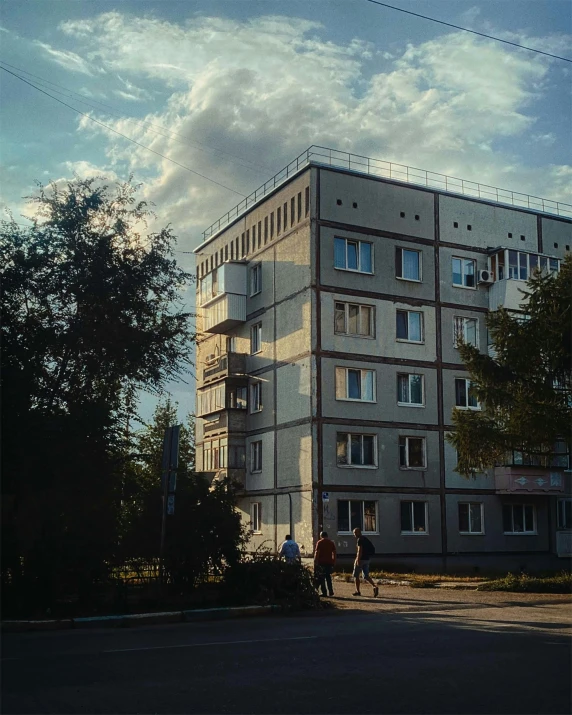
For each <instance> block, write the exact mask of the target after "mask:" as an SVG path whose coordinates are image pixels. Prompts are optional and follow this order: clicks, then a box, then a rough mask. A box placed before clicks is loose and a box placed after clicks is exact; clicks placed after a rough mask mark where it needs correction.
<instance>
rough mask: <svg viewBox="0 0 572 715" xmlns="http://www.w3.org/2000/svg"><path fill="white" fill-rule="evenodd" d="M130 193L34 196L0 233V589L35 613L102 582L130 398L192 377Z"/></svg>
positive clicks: (187, 340)
mask: <svg viewBox="0 0 572 715" xmlns="http://www.w3.org/2000/svg"><path fill="white" fill-rule="evenodd" d="M137 189H138V187H137V186H136V185H134V184H133V183H132V182H131V180H130V181H128V182H127V183H124V184H120V185H117V186H115V187H114V188H112V187H109V186H107V185H104V184H102V183H101V180H100V179H88V180H82V179H79V178H76V179H75V180H74V181H72V182H68V183H67V184H66V185H65V186H64V187H63V188H62V187H60V186H58V185H55V184H53V185H51V186H50V187H48V188H45V187H43V186H41V185H40V187H39V195H38V196H37V197H34V198H31V199H30V202H31V204H32V205H33V206H34V207H35V215H34V217H33V219H32V226H31V227H30V228H23V227H21V226H19V225H18V224H17V223H16V222H15V221H14V220H12V219H10V220H8V221H4V222H2V224H1V225H0V268H1V270H2V307H1V310H2V313H1V318H2V326H1V337H2V358H1V359H2V365H1V367H2V374H1V379H2V398H3V399H2V412H3V418H2V427H3V451H2V462H3V465H2V466H3V480H2V492H3V498H4V497H7V499H6V503H7V504H8V505H9V507H10V508H9V510H8V513H7V514H6V515H5V516H6V517H7V518H5V519H4V520H3V537H4V538H3V559H2V574H3V579H4V581H5V582H6V581H8V582H9V583H11V584H12V585H14V584H15V583H16V582H18V581H23V582H25V583H24V586H25V589H24V590H26V592H27V593H33V594H34V597H38V596H41V597H42V598H43V599H44V602H45V603H46V604H49V603H50V602H51V601H52V600H53V598H54V597H55V593H56V591H58V590H62V589H63V588H64V587H65V584H66V582H67V581H69V582H73V584H75V587H76V588H77V589H79V590H80V591H81V590H82V589H83V590H86V589H88V588H89V584H90V583H92V582H93V580H94V579H98V578H100V577H102V574H104V572H105V570H106V568H108V566H109V563H110V561H111V560H112V558H113V556H114V552H115V550H116V548H117V543H118V529H119V526H120V516H121V502H122V497H123V494H122V483H123V476H122V474H123V470H124V468H125V464H126V461H127V460H128V457H129V449H128V447H127V446H126V441H128V437H129V430H128V429H126V425H127V424H128V422H129V420H130V419H131V420H133V419H134V418H136V404H137V400H136V394H137V391H138V390H139V389H144V390H150V391H155V392H158V391H160V390H161V388H162V385H163V384H164V383H165V381H166V380H168V379H172V378H174V377H175V376H177V375H180V374H181V373H182V372H183V371H184V370H185V369H186V366H187V365H188V363H189V355H190V353H191V343H192V341H193V339H194V335H193V331H192V330H191V327H190V322H189V318H190V315H189V313H187V312H185V311H184V310H183V308H182V304H181V296H182V290H183V289H184V287H185V286H186V285H187V284H188V283H189V281H190V280H191V278H192V277H191V276H190V275H189V274H187V273H186V272H185V271H183V270H182V269H181V268H179V266H178V265H177V263H176V261H175V260H174V259H173V245H174V242H175V237H174V236H173V233H172V231H171V229H170V228H169V227H166V228H163V229H161V230H159V231H157V232H147V223H146V222H147V220H148V219H149V217H150V216H151V215H152V214H151V213H150V211H149V210H148V207H147V206H146V204H145V203H144V202H140V201H137V200H136V193H137Z"/></svg>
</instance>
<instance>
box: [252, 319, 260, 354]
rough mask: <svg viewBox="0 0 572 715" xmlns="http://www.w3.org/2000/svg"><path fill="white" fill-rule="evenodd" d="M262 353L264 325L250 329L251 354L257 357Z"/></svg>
mask: <svg viewBox="0 0 572 715" xmlns="http://www.w3.org/2000/svg"><path fill="white" fill-rule="evenodd" d="M261 352H262V323H256V325H252V326H251V327H250V354H251V355H257V354H258V353H261Z"/></svg>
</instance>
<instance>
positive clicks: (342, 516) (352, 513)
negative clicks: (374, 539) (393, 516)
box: [338, 499, 377, 534]
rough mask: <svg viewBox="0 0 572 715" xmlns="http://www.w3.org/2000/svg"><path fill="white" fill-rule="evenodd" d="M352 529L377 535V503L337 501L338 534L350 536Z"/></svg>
mask: <svg viewBox="0 0 572 715" xmlns="http://www.w3.org/2000/svg"><path fill="white" fill-rule="evenodd" d="M354 529H361V530H362V532H363V533H364V534H376V533H377V502H375V501H350V500H348V499H338V534H351V533H352V531H353V530H354Z"/></svg>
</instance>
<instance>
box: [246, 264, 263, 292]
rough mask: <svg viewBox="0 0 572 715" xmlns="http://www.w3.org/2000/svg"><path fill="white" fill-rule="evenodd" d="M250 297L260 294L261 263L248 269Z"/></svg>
mask: <svg viewBox="0 0 572 715" xmlns="http://www.w3.org/2000/svg"><path fill="white" fill-rule="evenodd" d="M249 273H250V276H249V278H250V297H251V298H252V297H253V296H255V295H258V294H259V293H261V292H262V263H256V264H255V265H254V266H252V267H251V268H250V271H249Z"/></svg>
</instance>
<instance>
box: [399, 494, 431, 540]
mask: <svg viewBox="0 0 572 715" xmlns="http://www.w3.org/2000/svg"><path fill="white" fill-rule="evenodd" d="M427 531H428V530H427V502H426V501H402V502H401V533H402V534H427Z"/></svg>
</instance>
